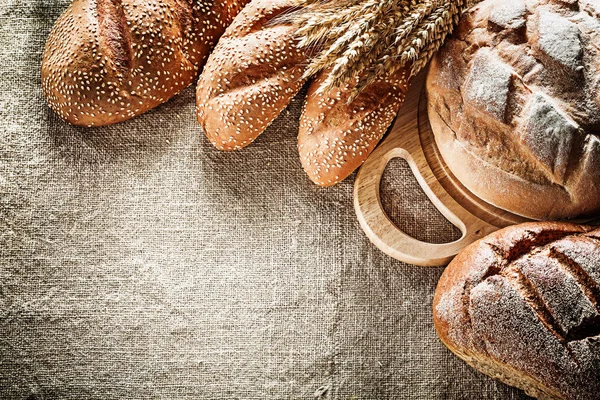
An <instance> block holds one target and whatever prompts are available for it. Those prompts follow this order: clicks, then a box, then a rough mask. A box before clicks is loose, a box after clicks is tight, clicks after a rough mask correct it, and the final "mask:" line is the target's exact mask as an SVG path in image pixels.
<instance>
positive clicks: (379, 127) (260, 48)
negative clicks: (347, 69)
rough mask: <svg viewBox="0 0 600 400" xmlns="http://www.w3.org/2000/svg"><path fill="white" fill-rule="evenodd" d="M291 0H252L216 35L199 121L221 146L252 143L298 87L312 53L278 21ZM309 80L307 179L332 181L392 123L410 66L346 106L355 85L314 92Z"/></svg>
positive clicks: (303, 129) (302, 136)
mask: <svg viewBox="0 0 600 400" xmlns="http://www.w3.org/2000/svg"><path fill="white" fill-rule="evenodd" d="M293 7H294V4H293V2H292V1H291V0H275V1H272V0H253V1H252V2H251V3H250V4H248V5H247V6H246V7H245V8H244V10H243V11H242V12H241V13H240V15H238V17H237V18H236V19H235V21H234V22H233V23H232V24H231V26H230V27H229V29H228V30H227V32H226V33H225V34H224V35H223V37H222V38H221V39H220V40H219V43H218V44H217V46H216V48H215V50H214V52H213V53H212V54H211V56H210V58H209V60H208V62H207V63H206V66H205V68H204V71H203V72H202V74H201V75H200V79H199V81H198V88H197V93H196V100H197V101H196V104H197V105H196V110H197V117H198V121H199V122H200V124H201V125H202V127H203V129H204V132H205V134H206V136H207V138H208V139H209V140H210V141H211V143H213V144H214V145H215V146H216V147H217V148H219V149H221V150H237V149H241V148H243V147H245V146H247V145H249V144H250V143H252V142H253V141H254V140H255V139H256V138H257V137H258V136H259V135H260V134H261V133H263V132H264V131H265V129H266V128H267V127H268V126H269V125H270V124H271V122H273V121H274V120H275V118H277V116H278V115H279V114H280V113H281V111H282V110H283V109H284V108H285V107H286V106H287V105H288V104H289V102H290V101H291V100H292V98H293V97H294V96H295V95H296V94H297V93H298V92H299V91H300V89H301V88H302V86H303V85H304V83H305V82H306V81H305V79H303V76H304V73H305V71H306V67H307V65H308V61H309V58H308V57H307V55H306V54H305V53H304V51H302V50H300V49H298V47H297V46H296V41H295V39H294V30H295V28H294V27H293V26H291V25H289V24H288V23H285V22H282V19H278V17H279V16H281V15H282V14H285V13H286V12H288V11H290V10H291V9H293ZM326 73H327V72H324V73H322V74H320V76H317V77H315V79H314V80H313V81H312V82H311V83H310V86H309V88H308V96H307V98H306V101H305V104H304V109H303V113H302V116H301V120H300V129H299V135H298V150H299V153H300V159H301V161H302V165H303V167H304V169H305V171H306V173H307V174H308V176H309V178H310V179H311V180H312V181H313V182H314V183H316V184H318V185H321V186H331V185H334V184H336V183H338V182H340V181H342V180H343V179H345V178H346V177H347V176H348V175H350V174H351V173H352V172H353V171H354V170H355V169H356V168H358V167H359V166H360V165H361V164H362V163H363V162H364V160H365V159H366V158H367V157H368V155H369V154H370V153H371V152H372V150H373V149H374V148H375V146H376V145H377V143H378V142H379V140H380V139H381V137H382V136H383V135H384V134H385V132H386V131H387V129H388V127H389V126H390V124H391V123H392V121H393V120H394V118H395V116H396V114H397V113H398V109H399V108H400V106H401V105H402V102H403V101H404V96H405V94H406V91H407V88H408V81H409V77H408V74H407V71H400V72H399V73H398V74H396V76H393V77H389V78H388V79H386V80H381V81H377V82H374V83H373V84H371V85H369V86H368V87H367V88H365V90H364V91H363V92H362V93H360V94H359V95H358V97H356V98H355V99H354V100H353V101H352V102H351V103H348V99H349V96H350V93H351V91H352V89H353V87H351V86H350V85H349V86H346V87H344V88H341V89H335V90H332V91H330V92H327V93H320V92H318V89H319V87H320V85H321V84H322V82H323V80H324V76H325V74H326Z"/></svg>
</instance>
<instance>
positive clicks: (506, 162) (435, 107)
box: [427, 0, 600, 219]
mask: <svg viewBox="0 0 600 400" xmlns="http://www.w3.org/2000/svg"><path fill="white" fill-rule="evenodd" d="M599 11H600V6H599V5H598V2H594V1H592V0H579V1H577V0H571V1H558V0H528V1H526V0H513V1H509V2H507V1H504V0H486V1H484V2H482V3H480V4H479V5H477V6H476V7H474V8H473V9H471V10H470V11H469V12H468V13H467V14H465V16H464V17H463V19H462V20H461V23H460V24H459V28H458V30H457V33H456V34H455V35H454V36H453V37H452V38H451V39H450V40H449V41H448V42H447V43H446V45H445V46H444V47H443V49H442V51H441V52H440V53H439V54H438V55H436V56H435V57H434V60H433V62H432V66H431V69H430V74H429V77H428V83H427V86H428V96H429V113H430V119H431V121H432V127H433V129H434V133H435V136H436V141H437V143H438V146H439V148H440V151H441V153H442V155H443V157H444V160H445V161H446V163H447V164H448V166H449V167H450V169H451V170H452V172H454V174H455V175H456V176H457V177H458V178H459V180H461V182H463V183H464V184H465V186H467V188H469V189H470V190H471V191H473V192H474V193H475V194H477V195H478V196H480V197H481V198H483V199H484V200H487V201H488V202H490V203H492V204H494V205H496V206H499V207H501V208H504V209H507V210H509V211H512V212H514V213H517V214H520V215H524V216H527V217H531V218H535V219H563V218H572V217H577V216H583V215H586V216H587V215H590V214H593V213H596V212H598V211H600V19H599V17H600V14H599Z"/></svg>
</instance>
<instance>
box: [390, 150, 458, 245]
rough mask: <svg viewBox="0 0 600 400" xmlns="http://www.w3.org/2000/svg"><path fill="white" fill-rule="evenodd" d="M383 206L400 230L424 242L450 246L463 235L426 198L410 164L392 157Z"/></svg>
mask: <svg viewBox="0 0 600 400" xmlns="http://www.w3.org/2000/svg"><path fill="white" fill-rule="evenodd" d="M380 196H381V204H382V206H383V209H384V211H385V213H386V214H387V216H388V218H389V219H390V221H392V222H393V223H394V225H396V227H397V228H398V229H400V230H401V231H403V232H405V233H406V234H407V235H409V236H412V237H413V238H415V239H417V240H419V241H422V242H425V243H434V244H440V243H450V242H454V241H457V240H459V239H460V238H461V237H462V236H463V234H462V232H461V231H460V229H458V228H457V227H456V226H454V225H453V224H452V223H451V222H450V221H448V220H447V219H446V218H445V217H444V216H443V215H442V213H440V212H439V211H438V209H437V208H436V207H435V206H434V205H433V203H432V202H431V200H429V198H428V197H427V195H426V194H425V192H424V191H423V189H422V188H421V186H420V185H419V183H418V182H417V180H416V178H415V177H414V175H413V173H412V171H411V169H410V166H409V164H408V162H407V161H406V160H404V159H402V158H393V159H391V160H390V162H389V163H388V164H387V166H386V168H385V171H384V173H383V177H382V179H381V185H380Z"/></svg>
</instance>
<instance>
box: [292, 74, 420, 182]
mask: <svg viewBox="0 0 600 400" xmlns="http://www.w3.org/2000/svg"><path fill="white" fill-rule="evenodd" d="M326 75H327V74H326V73H322V74H321V75H320V76H319V77H317V78H316V79H315V80H314V81H313V82H312V83H311V85H310V87H309V89H308V95H307V97H306V102H305V105H304V109H303V112H302V116H301V119H300V129H299V133H298V151H299V153H300V160H301V162H302V166H303V167H304V170H305V171H306V173H307V174H308V176H309V178H310V179H311V180H312V181H313V182H315V183H316V184H318V185H320V186H331V185H334V184H336V183H338V182H340V181H341V180H343V179H345V178H346V177H347V176H348V175H350V174H351V173H352V172H353V171H354V170H355V169H356V168H358V167H360V166H361V164H362V163H363V162H364V161H365V160H366V159H367V157H368V156H369V154H371V152H372V151H373V149H374V148H375V146H377V143H379V141H380V140H381V138H382V137H383V135H384V134H385V132H386V131H387V129H388V127H389V126H390V124H391V123H392V122H393V121H394V118H396V115H397V114H398V110H399V109H400V106H401V105H402V103H403V102H404V98H405V97H406V92H407V90H408V85H409V79H408V77H409V75H410V71H409V70H402V71H400V72H398V73H397V74H396V76H393V77H388V78H387V79H385V80H379V81H376V82H374V83H372V84H371V85H369V86H367V87H366V88H365V89H364V90H363V91H362V92H361V93H360V94H359V95H358V96H357V97H356V98H355V99H354V100H353V101H352V102H351V103H348V98H349V96H350V94H351V93H352V89H353V87H352V86H350V85H347V86H345V87H344V88H342V89H336V90H333V91H331V92H328V93H321V92H320V91H319V88H320V87H321V84H322V83H323V81H324V80H325V78H326ZM357 80H358V79H357Z"/></svg>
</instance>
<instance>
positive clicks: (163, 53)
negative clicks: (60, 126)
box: [42, 0, 248, 126]
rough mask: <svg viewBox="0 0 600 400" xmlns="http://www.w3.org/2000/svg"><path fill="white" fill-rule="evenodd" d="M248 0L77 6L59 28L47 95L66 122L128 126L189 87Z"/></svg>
mask: <svg viewBox="0 0 600 400" xmlns="http://www.w3.org/2000/svg"><path fill="white" fill-rule="evenodd" d="M247 1H248V0H214V1H210V0H163V1H157V0H146V1H141V0H75V1H74V2H73V3H72V4H71V6H70V7H69V8H68V9H67V10H66V11H65V12H64V13H63V14H62V15H61V16H60V18H59V19H58V20H57V21H56V24H55V25H54V27H53V29H52V32H51V33H50V36H49V38H48V41H47V43H46V48H45V50H44V54H43V60H42V90H43V93H44V96H45V97H46V99H47V100H48V103H49V104H50V106H51V107H52V109H53V110H54V111H55V112H56V113H57V114H58V115H59V116H60V117H61V118H63V119H64V120H66V121H68V122H70V123H72V124H75V125H83V126H100V125H108V124H113V123H116V122H120V121H124V120H127V119H130V118H132V117H135V116H136V115H139V114H142V113H143V112H145V111H148V110H149V109H151V108H153V107H156V106H157V105H159V104H161V103H163V102H165V101H167V100H168V99H170V98H171V97H173V96H174V95H175V94H177V93H178V92H179V91H181V90H182V89H184V88H185V87H187V86H189V85H190V84H191V83H192V82H193V81H194V79H195V78H196V77H197V75H198V71H199V69H200V67H201V66H202V65H203V64H204V61H205V60H206V58H207V56H208V54H209V52H210V50H211V49H212V47H213V46H214V44H215V43H216V41H217V40H218V38H219V37H220V36H221V34H222V33H223V32H224V31H225V28H226V27H227V26H228V25H229V23H230V22H231V21H232V20H233V18H234V17H235V15H236V14H237V13H238V12H239V10H240V9H241V8H242V7H243V6H244V4H246V3H247Z"/></svg>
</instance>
